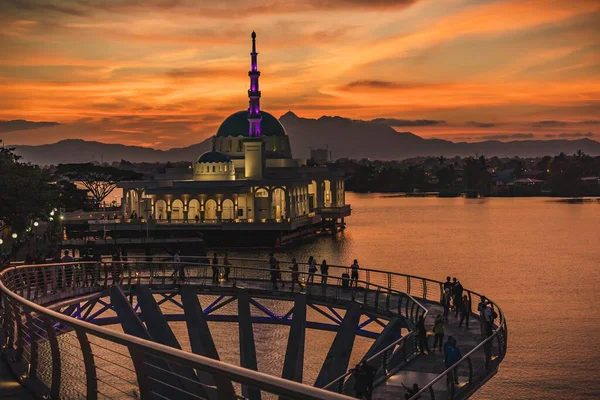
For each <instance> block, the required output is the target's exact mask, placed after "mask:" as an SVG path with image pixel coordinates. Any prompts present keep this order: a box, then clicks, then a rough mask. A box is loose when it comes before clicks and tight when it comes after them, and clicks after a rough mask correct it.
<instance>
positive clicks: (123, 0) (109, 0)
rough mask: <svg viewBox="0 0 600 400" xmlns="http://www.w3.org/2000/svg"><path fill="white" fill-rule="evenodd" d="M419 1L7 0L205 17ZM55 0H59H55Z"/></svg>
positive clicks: (25, 5)
mask: <svg viewBox="0 0 600 400" xmlns="http://www.w3.org/2000/svg"><path fill="white" fill-rule="evenodd" d="M418 1H419V0H372V1H368V2H367V1H364V0H273V1H269V2H266V3H265V4H257V3H256V2H255V1H252V0H228V1H227V2H219V1H202V2H200V1H197V0H146V1H140V0H120V1H114V0H70V1H69V2H66V1H65V3H67V4H68V5H64V4H52V2H51V1H50V0H47V1H38V0H9V3H10V4H12V6H13V7H14V8H16V9H18V10H20V11H25V12H32V13H48V12H49V13H52V14H56V15H59V16H60V15H64V16H75V17H89V16H93V15H94V14H96V13H98V12H109V13H118V14H121V13H130V12H145V11H151V12H166V11H168V12H178V13H180V14H181V15H186V14H189V13H191V12H193V13H199V14H201V15H203V16H204V17H214V18H223V17H231V16H232V15H235V16H248V15H255V14H275V13H281V14H283V13H293V12H303V11H311V10H346V9H363V10H382V9H399V8H405V7H409V6H411V5H413V4H414V3H417V2H418ZM57 3H58V2H57Z"/></svg>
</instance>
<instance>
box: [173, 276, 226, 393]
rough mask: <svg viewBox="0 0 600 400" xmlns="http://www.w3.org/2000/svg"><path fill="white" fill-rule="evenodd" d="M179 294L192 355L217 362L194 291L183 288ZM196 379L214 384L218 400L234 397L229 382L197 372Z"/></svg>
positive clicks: (216, 353)
mask: <svg viewBox="0 0 600 400" xmlns="http://www.w3.org/2000/svg"><path fill="white" fill-rule="evenodd" d="M180 293H181V302H182V303H183V312H184V313H185V323H186V326H187V330H188V336H189V338H190V344H191V347H192V352H193V353H194V354H199V355H201V356H205V357H209V358H212V359H215V360H218V359H219V354H218V352H217V347H216V346H215V342H214V341H213V338H212V335H211V333H210V329H209V328H208V323H207V322H206V318H205V317H204V313H203V312H202V306H201V305H200V300H199V299H198V294H197V293H196V290H195V289H193V288H191V287H188V286H183V287H182V288H181V292H180ZM198 377H199V378H200V380H201V381H202V382H203V383H209V384H211V385H212V384H215V385H216V386H217V389H218V392H219V398H222V399H232V398H234V397H235V391H234V389H233V385H232V384H231V380H229V379H227V378H224V377H219V376H214V377H213V376H212V375H210V374H207V373H204V372H201V371H198Z"/></svg>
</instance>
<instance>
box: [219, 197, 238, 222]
mask: <svg viewBox="0 0 600 400" xmlns="http://www.w3.org/2000/svg"><path fill="white" fill-rule="evenodd" d="M222 207H223V214H222V215H221V218H222V219H227V220H231V219H233V218H235V217H234V214H233V201H231V200H230V199H225V201H223V206H222Z"/></svg>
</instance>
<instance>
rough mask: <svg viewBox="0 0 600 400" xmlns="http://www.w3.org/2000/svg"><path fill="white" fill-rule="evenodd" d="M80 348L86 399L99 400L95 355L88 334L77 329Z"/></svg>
mask: <svg viewBox="0 0 600 400" xmlns="http://www.w3.org/2000/svg"><path fill="white" fill-rule="evenodd" d="M75 333H76V334H77V340H78V341H79V347H80V348H81V354H82V356H83V364H84V365H85V382H86V385H85V386H86V396H85V397H86V399H91V400H95V399H96V398H98V381H97V376H96V364H95V363H94V355H93V354H92V347H91V345H90V342H89V340H88V337H87V334H86V333H85V331H84V330H83V329H82V328H80V327H75Z"/></svg>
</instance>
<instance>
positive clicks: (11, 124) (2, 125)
mask: <svg viewBox="0 0 600 400" xmlns="http://www.w3.org/2000/svg"><path fill="white" fill-rule="evenodd" d="M56 125H60V124H59V123H58V122H34V121H26V120H24V119H14V120H12V121H0V132H14V131H26V130H29V129H39V128H48V127H51V126H56Z"/></svg>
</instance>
